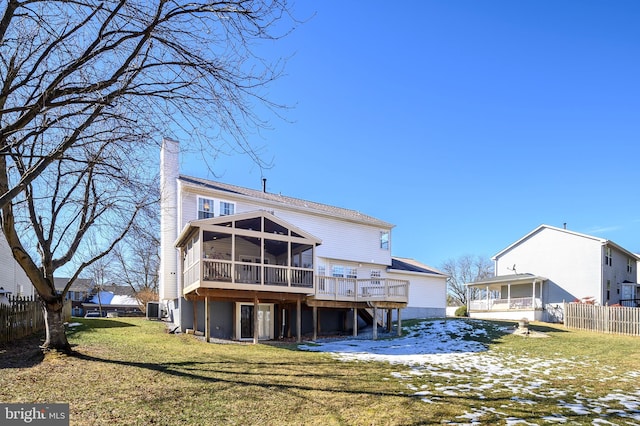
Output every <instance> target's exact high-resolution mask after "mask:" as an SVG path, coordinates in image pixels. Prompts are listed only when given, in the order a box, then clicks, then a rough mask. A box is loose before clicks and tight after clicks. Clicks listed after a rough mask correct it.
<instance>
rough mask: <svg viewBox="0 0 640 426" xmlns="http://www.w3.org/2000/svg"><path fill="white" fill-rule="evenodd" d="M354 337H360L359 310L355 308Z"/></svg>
mask: <svg viewBox="0 0 640 426" xmlns="http://www.w3.org/2000/svg"><path fill="white" fill-rule="evenodd" d="M353 337H358V308H357V307H355V306H354V307H353Z"/></svg>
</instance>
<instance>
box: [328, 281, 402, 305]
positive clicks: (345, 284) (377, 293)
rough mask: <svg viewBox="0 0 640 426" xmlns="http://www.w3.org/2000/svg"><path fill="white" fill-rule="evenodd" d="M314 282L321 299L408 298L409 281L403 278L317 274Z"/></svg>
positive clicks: (396, 300) (399, 300)
mask: <svg viewBox="0 0 640 426" xmlns="http://www.w3.org/2000/svg"><path fill="white" fill-rule="evenodd" d="M316 282H317V285H316V298H317V299H322V300H341V301H375V300H385V301H395V302H407V301H408V299H409V281H405V280H396V279H389V278H376V279H357V278H342V277H327V276H319V277H316Z"/></svg>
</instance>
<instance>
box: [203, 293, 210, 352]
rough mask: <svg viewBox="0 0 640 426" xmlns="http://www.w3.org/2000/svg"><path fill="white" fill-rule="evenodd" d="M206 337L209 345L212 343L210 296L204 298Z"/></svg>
mask: <svg viewBox="0 0 640 426" xmlns="http://www.w3.org/2000/svg"><path fill="white" fill-rule="evenodd" d="M204 335H205V336H206V337H205V340H206V341H207V343H209V342H210V341H211V321H210V318H209V296H207V297H205V298H204Z"/></svg>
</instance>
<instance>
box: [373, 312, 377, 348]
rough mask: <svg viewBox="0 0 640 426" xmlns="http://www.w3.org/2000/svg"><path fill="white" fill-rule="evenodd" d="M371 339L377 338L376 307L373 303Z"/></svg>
mask: <svg viewBox="0 0 640 426" xmlns="http://www.w3.org/2000/svg"><path fill="white" fill-rule="evenodd" d="M373 340H378V307H377V306H376V305H373Z"/></svg>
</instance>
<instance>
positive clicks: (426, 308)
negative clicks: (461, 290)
mask: <svg viewBox="0 0 640 426" xmlns="http://www.w3.org/2000/svg"><path fill="white" fill-rule="evenodd" d="M387 276H388V277H389V278H394V279H399V280H409V281H410V282H411V284H409V303H408V305H407V307H406V308H405V309H404V310H403V311H402V314H401V315H402V318H403V319H413V318H426V317H427V316H426V315H427V314H428V315H429V316H431V317H441V318H442V317H444V316H445V315H446V309H447V278H446V277H445V276H433V277H430V276H423V275H418V274H403V273H398V272H395V271H391V272H389V273H388V274H387ZM394 315H395V314H394Z"/></svg>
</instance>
